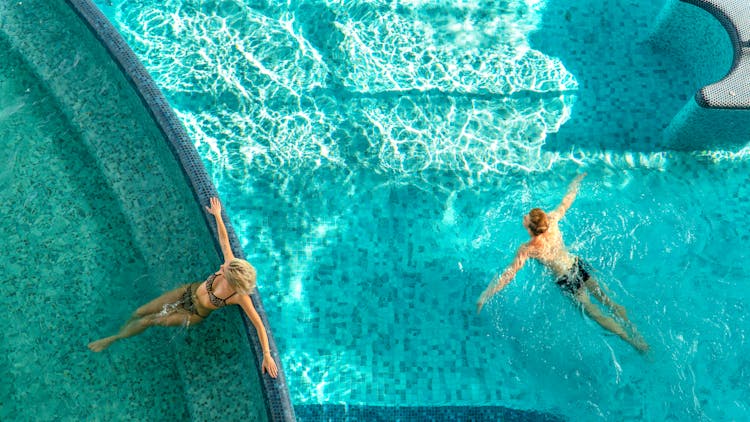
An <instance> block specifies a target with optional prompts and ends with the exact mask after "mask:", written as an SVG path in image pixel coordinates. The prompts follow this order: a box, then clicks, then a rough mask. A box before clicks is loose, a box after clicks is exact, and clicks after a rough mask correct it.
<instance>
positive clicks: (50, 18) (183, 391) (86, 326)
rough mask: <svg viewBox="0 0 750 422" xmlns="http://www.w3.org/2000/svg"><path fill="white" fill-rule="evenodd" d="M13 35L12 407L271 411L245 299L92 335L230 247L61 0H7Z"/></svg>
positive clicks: (8, 269)
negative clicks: (116, 339)
mask: <svg viewBox="0 0 750 422" xmlns="http://www.w3.org/2000/svg"><path fill="white" fill-rule="evenodd" d="M40 20H41V21H43V22H44V25H43V26H40V25H39V24H38V22H39V21H40ZM0 51H2V52H3V56H2V60H0V144H1V145H2V148H0V159H1V160H2V163H3V166H2V168H0V179H1V180H2V182H3V184H2V186H3V187H2V190H0V199H2V202H0V210H2V215H3V217H4V218H3V220H2V222H0V233H2V237H1V240H0V249H1V250H2V259H1V260H0V268H2V271H3V275H4V276H5V283H3V285H2V287H0V307H2V309H3V318H2V321H3V335H2V340H0V376H1V377H2V382H1V383H0V420H3V421H11V420H35V421H60V420H64V421H78V420H187V419H190V418H191V417H192V418H195V419H196V420H207V419H209V418H210V417H211V416H210V415H213V412H214V410H215V409H216V408H220V409H221V410H222V416H223V417H224V418H225V419H227V420H239V419H242V420H259V421H262V420H265V419H266V415H265V406H264V404H263V402H262V400H263V395H262V392H261V391H260V385H259V383H258V380H257V378H256V377H255V368H254V365H253V361H252V352H251V350H250V346H249V344H248V342H247V339H246V337H245V331H244V326H243V324H242V321H241V319H240V315H239V314H238V313H236V312H231V311H230V312H217V313H215V314H214V315H212V316H211V318H210V319H209V320H207V321H206V323H204V324H201V325H199V326H197V327H194V329H191V330H190V331H189V332H188V331H186V330H181V329H174V330H167V329H154V330H150V332H147V333H145V334H143V335H142V336H140V337H138V338H134V339H131V340H129V341H123V342H122V343H120V344H116V345H114V346H112V348H111V349H110V350H108V351H107V353H102V354H93V353H91V352H90V351H89V350H88V349H87V348H86V345H87V344H88V343H89V342H90V341H92V340H95V339H97V338H99V337H101V336H104V335H106V334H109V333H111V332H114V331H116V330H117V329H118V328H119V327H120V325H121V324H122V322H123V321H124V320H125V319H126V318H127V317H128V315H129V314H130V312H132V310H133V309H134V308H135V307H137V306H139V305H140V304H142V303H143V302H144V301H146V300H149V299H151V298H153V297H154V296H156V295H158V294H160V293H161V292H162V291H164V290H166V289H171V288H174V287H175V286H177V285H179V284H181V283H184V282H187V281H195V280H199V279H201V278H203V277H205V276H206V274H209V273H210V272H212V271H213V270H215V269H216V268H217V267H218V265H219V257H218V255H217V251H216V250H214V248H213V247H212V244H211V243H212V242H211V237H210V233H209V232H208V228H207V227H206V225H205V223H204V221H203V218H202V216H201V211H200V209H199V207H198V206H197V204H195V201H194V199H193V196H192V192H191V191H190V188H189V186H188V185H187V183H186V182H185V180H184V176H183V174H182V172H181V170H180V168H179V166H178V165H177V162H176V160H175V159H174V157H173V156H172V154H171V152H170V151H169V147H168V145H167V143H166V142H165V141H164V139H163V138H162V136H163V135H162V134H161V133H160V132H159V130H158V128H157V127H156V125H155V124H154V123H153V121H152V120H151V117H150V116H149V114H148V112H147V111H146V110H145V109H144V108H143V106H142V104H141V102H140V99H139V98H138V97H137V96H136V94H135V92H134V91H133V89H132V88H131V87H130V85H129V83H128V82H127V80H126V79H125V77H124V76H123V75H122V74H121V73H120V70H119V69H118V67H117V65H116V64H115V63H114V62H113V61H112V60H111V59H110V57H109V56H108V55H107V53H106V51H104V49H103V48H102V47H101V46H100V44H99V42H98V41H97V40H96V39H95V38H94V36H93V35H92V34H91V33H89V31H88V29H87V28H86V27H85V26H84V25H83V23H82V22H80V21H79V19H78V17H77V16H76V15H75V13H74V12H73V11H72V10H71V9H70V8H69V6H68V5H67V4H66V3H65V2H64V1H62V0H60V1H50V0H30V1H24V2H11V3H9V2H0ZM176 228H179V229H176ZM206 245H209V246H208V247H207V246H206ZM207 367H208V368H211V371H210V372H209V371H207V370H206V368H207ZM237 373H239V374H243V376H236V374H237ZM238 397H241V398H238Z"/></svg>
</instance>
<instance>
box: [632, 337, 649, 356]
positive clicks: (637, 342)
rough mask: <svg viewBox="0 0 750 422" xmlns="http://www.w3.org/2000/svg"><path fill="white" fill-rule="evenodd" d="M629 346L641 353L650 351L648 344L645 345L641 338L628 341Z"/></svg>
mask: <svg viewBox="0 0 750 422" xmlns="http://www.w3.org/2000/svg"><path fill="white" fill-rule="evenodd" d="M630 344H631V345H633V347H635V349H636V350H638V351H639V352H641V353H648V351H649V350H651V348H650V347H649V345H648V343H646V341H645V340H644V339H643V338H642V337H638V338H636V339H632V340H630Z"/></svg>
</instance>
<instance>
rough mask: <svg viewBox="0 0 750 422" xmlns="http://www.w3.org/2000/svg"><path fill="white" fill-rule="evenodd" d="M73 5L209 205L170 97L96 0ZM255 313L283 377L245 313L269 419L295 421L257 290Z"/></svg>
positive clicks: (202, 171)
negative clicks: (265, 362)
mask: <svg viewBox="0 0 750 422" xmlns="http://www.w3.org/2000/svg"><path fill="white" fill-rule="evenodd" d="M65 1H66V3H68V5H70V7H71V8H72V9H73V10H74V11H75V12H76V13H77V14H78V16H80V17H81V18H82V19H83V21H84V22H85V23H86V25H87V26H88V27H89V28H90V29H91V31H92V33H93V34H94V35H95V36H96V37H97V39H99V41H100V42H101V43H102V45H103V46H104V47H105V48H106V49H107V51H108V52H109V54H110V56H111V57H112V58H113V60H114V61H115V62H116V63H117V65H118V66H119V67H120V69H121V70H122V72H123V74H124V75H125V76H126V78H127V79H128V80H129V81H130V83H131V85H132V86H133V88H134V89H135V91H136V92H137V93H138V95H139V96H140V98H141V100H142V102H143V104H144V105H145V106H146V108H147V109H148V110H149V113H150V114H151V116H152V117H153V118H154V121H155V122H156V124H157V126H158V127H159V129H160V130H161V132H162V133H163V134H164V137H165V138H166V139H167V141H168V144H169V149H170V150H171V151H172V153H173V154H174V156H175V158H176V159H177V161H178V163H179V165H180V168H181V169H182V172H183V174H184V175H185V177H186V179H187V181H188V184H189V185H190V188H191V190H192V192H193V196H194V197H195V200H196V202H198V205H199V206H201V207H202V206H203V205H208V202H209V198H211V197H214V196H218V192H217V190H216V187H215V186H214V184H213V183H212V182H211V179H210V178H209V176H208V173H207V172H206V168H205V167H204V165H203V162H202V161H201V158H200V156H199V155H198V151H196V149H195V147H194V146H193V144H192V142H191V139H190V137H189V136H188V134H187V131H186V130H185V127H184V126H183V125H182V123H181V122H180V120H179V119H178V118H177V115H176V114H175V113H174V110H172V107H171V106H170V105H169V103H168V102H167V100H166V98H165V97H164V94H162V92H161V91H160V90H159V88H158V87H157V86H156V83H155V82H154V80H153V79H152V78H151V75H149V73H148V72H147V71H146V68H145V67H144V66H143V64H142V63H141V61H140V60H139V59H138V57H137V56H136V55H135V53H134V52H133V50H131V49H130V47H129V46H128V45H127V43H126V42H125V40H124V39H123V38H122V36H120V34H119V33H118V32H117V30H116V29H115V28H114V26H112V24H111V22H110V21H109V19H107V17H106V16H104V14H103V13H102V12H101V10H99V8H98V7H97V6H96V5H94V4H93V3H92V2H91V1H90V0H65ZM222 213H223V214H224V221H225V222H226V227H227V233H228V235H229V241H230V243H231V246H232V251H233V252H234V254H235V256H237V257H240V258H244V253H243V252H242V247H241V246H240V242H239V239H238V238H237V235H236V234H235V232H234V228H233V227H232V224H231V223H230V220H229V218H227V216H226V210H223V211H222ZM203 217H204V219H205V221H206V224H207V225H208V226H209V227H210V228H211V233H212V237H213V240H214V246H215V247H216V248H217V251H218V250H220V248H219V240H218V238H217V236H216V223H215V221H214V220H213V219H210V218H208V215H207V214H206V213H205V212H204V213H203ZM250 297H251V299H252V301H253V304H254V305H255V309H256V310H257V311H258V314H259V315H260V317H261V320H262V321H263V324H264V325H265V326H266V332H267V334H268V343H269V347H270V349H271V355H272V356H273V357H274V359H275V360H276V362H277V364H278V369H279V374H278V377H277V378H276V379H273V378H271V377H269V376H267V375H263V374H262V373H261V370H260V368H261V363H262V356H263V352H262V348H261V345H260V341H259V339H258V337H257V335H256V334H255V329H254V328H253V326H252V324H251V323H250V321H249V319H248V318H247V316H246V315H245V313H244V312H242V311H239V312H240V314H241V315H242V320H243V323H244V326H245V333H246V334H247V337H248V339H249V341H250V343H251V346H252V349H253V352H254V354H255V361H256V362H255V363H256V368H257V370H258V376H259V377H260V380H261V385H262V390H263V394H264V396H265V397H264V399H265V406H266V411H267V414H268V417H269V419H270V420H272V421H294V420H295V415H294V408H293V407H292V403H291V400H290V398H289V389H288V388H287V383H286V376H285V375H284V371H283V369H282V368H281V361H280V359H279V353H278V349H277V347H276V342H275V341H274V339H273V335H272V334H271V329H270V325H269V324H268V318H267V316H266V312H265V309H264V307H263V302H262V301H261V299H260V295H259V293H258V291H257V289H256V291H255V294H253V295H251V296H250Z"/></svg>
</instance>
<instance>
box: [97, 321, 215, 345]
mask: <svg viewBox="0 0 750 422" xmlns="http://www.w3.org/2000/svg"><path fill="white" fill-rule="evenodd" d="M201 321H203V318H201V317H200V316H198V315H194V314H188V313H186V312H184V311H178V312H173V313H170V314H167V315H158V314H150V315H147V316H145V317H143V318H136V319H133V320H131V321H130V322H128V323H127V324H125V326H124V327H122V328H121V329H120V331H119V332H118V333H117V334H115V335H113V336H109V337H105V338H103V339H100V340H97V341H93V342H91V343H89V349H91V351H92V352H101V351H102V350H104V349H106V348H107V347H109V346H111V345H112V343H114V342H115V341H117V340H122V339H124V338H128V337H133V336H136V335H138V334H140V333H142V332H144V331H146V329H147V328H149V327H153V326H157V325H158V326H162V327H174V326H178V325H194V324H197V323H199V322H201Z"/></svg>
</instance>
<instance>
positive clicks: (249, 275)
mask: <svg viewBox="0 0 750 422" xmlns="http://www.w3.org/2000/svg"><path fill="white" fill-rule="evenodd" d="M224 277H225V278H226V279H227V281H228V282H229V284H230V285H231V286H232V288H233V289H234V290H236V291H237V292H239V293H244V294H248V295H249V294H250V293H252V292H253V289H254V288H255V277H256V273H255V267H253V266H252V265H250V263H249V262H247V261H245V260H244V259H239V258H234V259H232V260H231V261H229V265H227V267H226V269H225V270H224Z"/></svg>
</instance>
